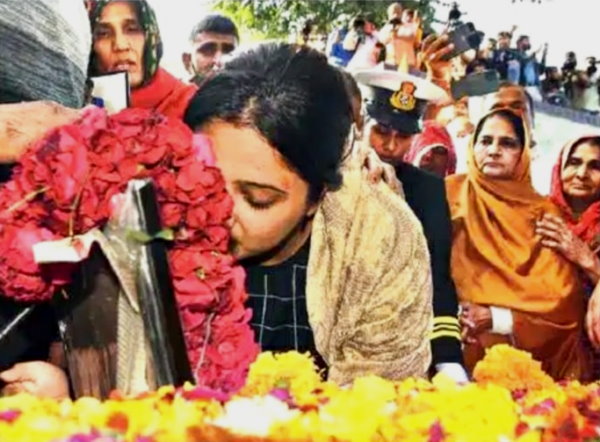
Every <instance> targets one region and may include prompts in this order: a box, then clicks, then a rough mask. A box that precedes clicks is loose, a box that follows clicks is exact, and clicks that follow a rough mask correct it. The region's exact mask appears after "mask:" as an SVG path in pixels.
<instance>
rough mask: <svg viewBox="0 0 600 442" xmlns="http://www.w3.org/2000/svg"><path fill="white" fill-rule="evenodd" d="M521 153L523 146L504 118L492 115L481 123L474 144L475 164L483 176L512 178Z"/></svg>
mask: <svg viewBox="0 0 600 442" xmlns="http://www.w3.org/2000/svg"><path fill="white" fill-rule="evenodd" d="M522 152H523V146H522V145H521V142H520V141H519V138H518V137H517V134H516V132H515V130H514V128H513V126H512V124H511V123H510V122H509V121H507V120H506V119H505V118H502V117H500V116H497V115H493V116H491V117H489V118H488V119H487V120H486V121H485V122H484V123H483V127H482V128H481V130H480V131H479V135H478V136H477V140H476V143H475V162H476V164H477V167H478V168H479V170H481V172H482V173H483V174H484V175H486V176H488V177H490V178H496V179H510V178H512V177H513V175H514V172H515V169H516V167H517V164H519V160H520V159H521V154H522Z"/></svg>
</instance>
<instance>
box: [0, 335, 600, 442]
mask: <svg viewBox="0 0 600 442" xmlns="http://www.w3.org/2000/svg"><path fill="white" fill-rule="evenodd" d="M499 356H502V357H503V358H504V362H503V364H502V365H499V364H493V363H490V361H494V360H498V359H497V358H498V357H499ZM524 360H528V355H526V354H524V353H523V352H521V351H519V350H515V349H513V348H510V347H507V346H497V347H494V348H493V349H492V350H491V351H490V352H489V353H488V356H487V359H486V360H484V361H483V362H482V364H483V367H486V370H487V373H488V375H489V376H497V377H496V378H495V379H498V382H499V383H494V382H495V381H491V380H490V379H489V378H488V379H487V380H486V381H485V382H484V383H472V384H466V385H457V384H455V383H454V382H453V381H451V380H450V379H448V378H445V377H437V378H434V380H433V381H432V382H429V381H426V380H420V379H408V380H405V381H402V382H390V381H386V380H384V379H381V378H378V377H375V376H367V377H364V378H360V379H357V380H356V381H355V382H354V383H353V384H352V385H349V386H344V387H339V386H334V385H332V384H329V383H328V382H322V381H316V379H317V378H316V377H315V369H314V366H313V365H312V361H311V360H310V358H309V357H308V356H305V355H299V354H297V353H288V354H282V355H273V354H271V353H264V354H261V355H260V356H259V357H258V359H257V360H256V362H255V363H254V364H253V365H252V366H251V368H250V373H249V376H248V382H247V383H246V385H245V387H244V388H243V389H242V390H241V392H240V393H239V394H238V395H236V396H234V397H232V398H227V397H215V396H214V395H212V394H209V392H208V391H207V390H206V389H203V388H198V387H192V386H184V387H183V388H181V389H178V390H176V389H174V388H172V387H164V388H161V389H160V390H158V391H157V392H154V393H147V394H144V395H142V396H138V397H135V398H129V399H126V398H123V397H120V396H119V395H117V394H115V395H113V397H112V398H111V399H110V400H108V401H105V402H100V401H98V400H96V399H90V398H83V399H80V400H78V401H76V402H71V401H63V402H55V401H52V400H45V399H36V398H33V397H31V396H26V395H20V396H14V397H8V398H2V399H0V440H10V441H15V442H19V441H25V440H36V441H41V442H44V441H65V442H92V441H94V442H105V441H107V442H108V441H133V442H162V441H174V440H177V441H217V440H228V441H271V442H274V441H357V442H359V441H360V442H363V441H427V442H441V441H466V442H470V441H473V442H475V441H477V442H479V441H519V442H545V441H582V442H585V441H590V442H591V441H595V440H598V438H600V386H599V385H597V384H591V385H585V386H584V385H581V384H579V383H577V382H570V383H551V384H544V385H541V384H539V383H538V379H540V378H543V373H541V371H540V369H539V367H538V368H537V370H528V371H527V373H526V374H525V376H526V377H528V378H530V379H531V380H532V384H530V385H531V388H528V389H522V388H521V387H522V386H523V385H519V390H518V392H515V391H512V390H511V389H510V388H507V387H508V386H510V385H512V384H513V380H511V379H508V380H507V381H506V382H504V381H503V380H502V376H501V375H500V374H499V373H500V372H503V371H511V370H513V368H515V367H516V366H519V364H523V361H524ZM294 366H295V367H296V368H294ZM532 368H533V365H532ZM494 371H496V372H498V373H494ZM266 373H271V376H270V377H266V376H265V374H266ZM525 382H527V379H525ZM292 390H293V391H292ZM284 393H286V394H284ZM297 398H299V400H301V401H302V402H303V404H302V405H300V404H298V402H297V400H298V399H297ZM311 398H312V399H311Z"/></svg>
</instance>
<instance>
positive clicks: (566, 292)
mask: <svg viewBox="0 0 600 442" xmlns="http://www.w3.org/2000/svg"><path fill="white" fill-rule="evenodd" d="M530 161H531V160H530V142H529V136H528V134H527V129H526V127H525V125H524V124H523V120H522V118H521V117H520V116H518V115H516V114H515V113H514V112H512V111H510V110H507V109H499V110H495V111H493V112H492V113H490V114H489V115H487V116H486V117H484V118H483V119H482V120H481V121H480V122H479V124H478V126H477V129H476V131H475V135H474V137H473V140H472V142H471V145H470V147H469V152H468V173H467V174H466V175H454V176H451V177H448V178H447V179H446V186H447V193H448V199H449V204H450V211H451V215H452V224H453V246H452V261H451V269H452V277H453V279H454V282H455V283H456V288H457V291H458V295H459V300H460V302H461V305H462V313H461V322H462V325H463V337H464V341H465V346H464V355H465V363H466V365H467V367H468V368H469V369H471V370H472V369H473V367H474V365H475V364H476V363H477V362H478V361H479V360H480V359H481V358H482V357H483V356H484V353H485V349H486V348H489V347H491V346H493V345H495V344H498V343H508V344H511V345H513V346H514V347H516V348H519V349H522V350H526V351H528V352H530V353H531V354H532V355H533V357H534V358H535V359H537V360H538V361H540V362H542V365H543V368H544V369H545V370H546V372H547V373H548V374H550V375H551V376H552V377H554V378H555V379H581V380H586V379H587V378H588V376H589V368H588V367H589V362H588V360H587V357H586V355H585V353H584V350H583V347H582V344H581V339H580V337H581V333H582V326H583V318H584V308H585V304H584V296H583V293H582V289H581V285H580V283H579V280H578V274H577V269H576V267H575V266H574V265H573V264H571V263H570V262H569V261H568V260H567V259H565V258H564V257H563V256H562V255H560V254H559V253H557V252H555V251H554V250H552V249H550V248H548V247H545V246H543V245H542V244H541V238H540V237H539V236H538V235H537V234H536V230H535V229H536V221H537V220H539V219H541V218H542V217H543V215H544V214H556V215H557V214H558V213H559V211H558V209H557V208H556V207H555V206H554V205H553V204H552V203H551V202H550V201H549V200H547V199H546V198H544V197H542V196H540V195H538V194H537V193H536V192H535V190H534V189H533V187H532V185H531V175H530Z"/></svg>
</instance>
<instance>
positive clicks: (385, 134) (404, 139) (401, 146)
mask: <svg viewBox="0 0 600 442" xmlns="http://www.w3.org/2000/svg"><path fill="white" fill-rule="evenodd" d="M366 133H367V136H368V137H369V144H370V146H371V147H372V148H373V149H375V152H377V154H378V155H379V156H380V157H381V159H382V160H384V161H387V162H389V163H398V162H400V161H402V159H403V158H404V155H405V154H406V152H408V150H409V149H410V146H411V143H412V140H413V138H414V136H413V135H404V134H401V133H399V132H398V131H397V130H394V129H392V128H390V127H388V126H384V125H382V124H379V123H377V121H375V120H370V121H369V123H368V125H367V128H366Z"/></svg>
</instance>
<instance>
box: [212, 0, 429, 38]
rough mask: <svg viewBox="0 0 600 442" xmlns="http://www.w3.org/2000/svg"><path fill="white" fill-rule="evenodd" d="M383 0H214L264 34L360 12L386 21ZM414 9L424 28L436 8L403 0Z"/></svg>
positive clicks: (326, 23) (326, 26)
mask: <svg viewBox="0 0 600 442" xmlns="http://www.w3.org/2000/svg"><path fill="white" fill-rule="evenodd" d="M391 3H392V1H386V0H214V3H213V6H214V9H215V10H217V11H220V12H222V13H224V14H226V15H228V16H229V17H231V18H232V19H233V20H234V21H235V22H236V24H237V25H238V26H239V27H240V28H241V29H242V31H246V32H247V31H252V32H253V33H260V34H261V35H262V36H264V38H284V37H287V36H289V35H290V34H293V33H298V32H299V31H300V30H301V29H302V27H303V26H304V24H305V23H306V21H307V20H310V21H311V22H312V23H313V25H314V26H316V28H317V29H318V30H319V31H320V32H329V31H331V30H332V29H333V27H335V26H336V25H339V24H341V23H344V24H347V23H348V22H349V21H350V20H351V19H352V17H355V16H357V15H359V14H367V13H368V14H372V15H373V16H374V17H375V19H376V22H377V24H378V25H382V24H383V23H384V22H385V21H386V9H387V7H388V6H389V5H390V4H391ZM401 3H403V4H404V5H405V6H406V7H409V8H411V9H416V10H418V11H419V14H420V15H421V17H422V18H423V23H424V24H425V28H426V29H427V28H428V27H429V25H430V23H431V22H432V20H433V18H434V14H435V8H434V7H433V5H432V4H431V3H432V2H431V0H404V1H402V2H401Z"/></svg>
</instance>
